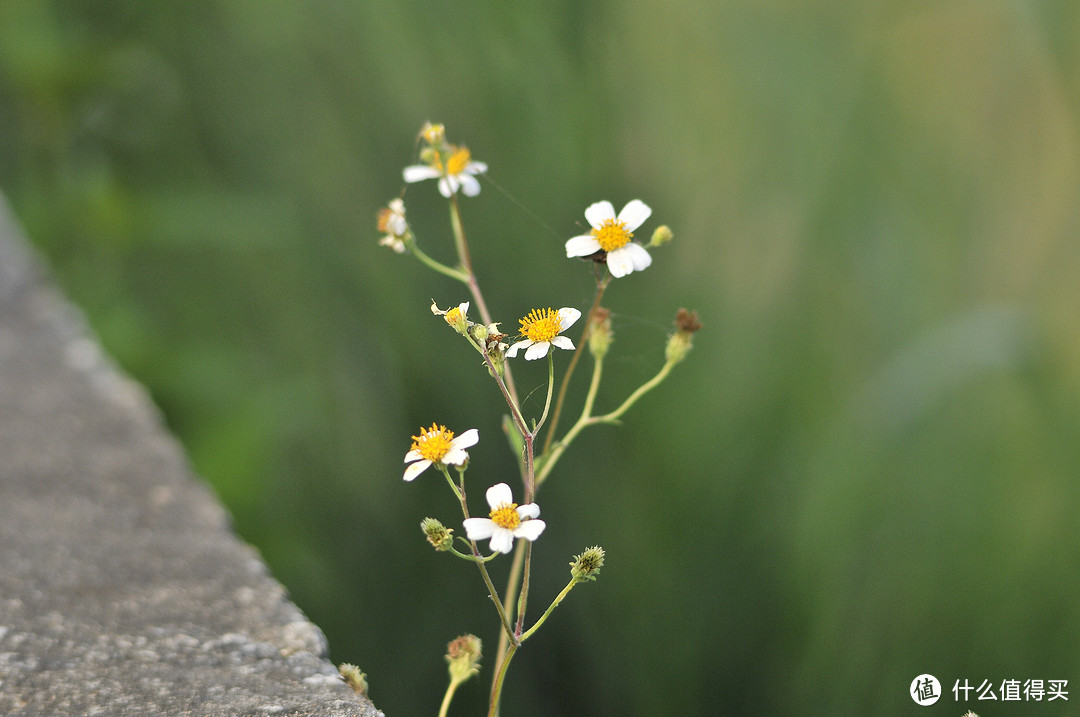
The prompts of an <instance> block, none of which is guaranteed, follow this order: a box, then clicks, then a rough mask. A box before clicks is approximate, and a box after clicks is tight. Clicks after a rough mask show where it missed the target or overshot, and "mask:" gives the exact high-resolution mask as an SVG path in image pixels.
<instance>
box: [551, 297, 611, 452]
mask: <svg viewBox="0 0 1080 717" xmlns="http://www.w3.org/2000/svg"><path fill="white" fill-rule="evenodd" d="M610 282H611V277H610V276H605V277H604V278H603V279H600V278H597V280H596V296H594V297H593V303H592V306H591V307H590V308H589V314H588V316H586V317H585V327H584V328H583V329H582V330H581V338H580V339H578V344H577V346H576V347H574V355H573V356H571V357H570V363H569V364H568V365H567V367H566V373H565V374H564V375H563V377H562V382H561V383H560V384H559V397H558V398H557V399H556V400H555V412H554V413H553V414H552V416H551V430H550V431H549V432H548V435H547V438H546V439H544V447H543V448H542V449H541V450H540V455H544V454H545V453H547V452H548V449H549V448H551V441H552V439H553V438H554V437H555V429H556V428H558V427H559V417H560V416H561V415H562V407H563V401H565V400H566V390H567V388H568V387H569V386H570V377H571V376H573V375H574V369H575V368H577V362H578V359H580V358H581V352H582V351H583V350H584V347H585V342H586V341H588V340H589V331H591V330H592V320H593V315H595V314H596V310H597V309H599V308H600V299H601V298H602V297H603V296H604V290H605V289H607V285H608V284H609V283H610Z"/></svg>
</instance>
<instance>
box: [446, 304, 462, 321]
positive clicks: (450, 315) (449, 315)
mask: <svg viewBox="0 0 1080 717" xmlns="http://www.w3.org/2000/svg"><path fill="white" fill-rule="evenodd" d="M443 318H444V319H446V323H448V324H450V325H451V326H453V325H454V324H456V323H458V322H459V321H461V307H458V306H455V307H454V308H452V309H450V310H449V311H447V312H446V316H444V317H443Z"/></svg>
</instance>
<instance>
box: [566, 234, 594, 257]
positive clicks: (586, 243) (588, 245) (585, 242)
mask: <svg viewBox="0 0 1080 717" xmlns="http://www.w3.org/2000/svg"><path fill="white" fill-rule="evenodd" d="M600 249H601V247H600V242H598V241H596V237H594V236H593V235H592V234H582V235H581V236H576V237H573V238H571V239H567V240H566V256H568V257H573V256H589V255H590V254H595V253H596V252H598V251H600Z"/></svg>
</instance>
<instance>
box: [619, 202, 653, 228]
mask: <svg viewBox="0 0 1080 717" xmlns="http://www.w3.org/2000/svg"><path fill="white" fill-rule="evenodd" d="M651 214H652V209H649V207H647V206H646V205H645V202H643V201H641V200H640V199H633V200H631V201H629V202H627V204H626V206H625V207H623V208H622V211H621V212H619V221H620V222H623V223H624V224H625V225H626V231H628V232H632V231H634V230H635V229H637V228H638V227H640V226H641V225H642V224H644V223H645V220H646V219H648V218H649V216H650V215H651Z"/></svg>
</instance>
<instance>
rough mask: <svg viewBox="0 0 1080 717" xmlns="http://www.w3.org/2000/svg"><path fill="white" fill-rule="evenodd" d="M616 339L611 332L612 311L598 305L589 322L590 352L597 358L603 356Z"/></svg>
mask: <svg viewBox="0 0 1080 717" xmlns="http://www.w3.org/2000/svg"><path fill="white" fill-rule="evenodd" d="M614 340H615V337H614V335H613V334H612V333H611V312H610V311H608V310H607V309H605V308H604V307H602V306H598V307H596V311H594V312H593V316H592V321H591V322H590V324H589V352H590V353H592V355H593V356H594V357H595V358H603V356H604V354H606V353H607V350H608V347H609V346H611V342H612V341H614Z"/></svg>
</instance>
